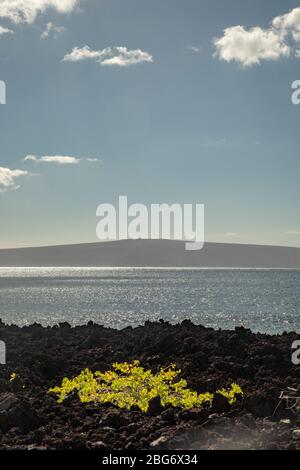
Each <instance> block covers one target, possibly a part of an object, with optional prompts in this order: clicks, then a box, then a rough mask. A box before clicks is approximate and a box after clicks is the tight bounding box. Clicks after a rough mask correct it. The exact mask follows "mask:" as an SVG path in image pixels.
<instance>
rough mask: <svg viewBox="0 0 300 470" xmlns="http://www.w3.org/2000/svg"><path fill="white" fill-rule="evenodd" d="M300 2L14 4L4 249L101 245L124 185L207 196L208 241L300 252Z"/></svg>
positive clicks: (144, 195)
mask: <svg viewBox="0 0 300 470" xmlns="http://www.w3.org/2000/svg"><path fill="white" fill-rule="evenodd" d="M24 4H26V5H27V6H26V7H24ZM38 7H39V8H38ZM297 7H300V2H299V1H288V0H286V1H284V2H283V1H282V0H264V1H261V0H251V1H240V0H81V1H77V0H35V1H34V0H28V1H26V2H25V1H24V0H0V80H3V81H5V82H6V86H7V104H6V105H0V191H1V192H0V218H1V219H0V220H1V231H0V247H14V246H28V245H47V244H60V243H74V242H89V241H95V240H96V232H95V230H96V223H97V219H96V208H97V206H98V204H100V203H104V202H110V203H114V202H116V200H117V198H118V196H119V195H127V196H128V198H129V202H132V203H135V202H142V203H145V204H150V203H160V202H166V203H172V202H180V203H190V202H194V203H196V202H198V203H204V204H205V206H206V240H208V241H225V242H230V243H232V242H236V243H255V244H265V243H266V244H274V245H275V244H279V245H290V246H299V247H300V220H299V200H300V184H299V175H300V132H299V131H300V106H295V105H293V104H292V102H291V84H292V82H293V81H294V80H297V79H300V52H299V50H300V8H299V10H296V8H297ZM238 26H239V27H238ZM253 28H254V29H253ZM225 29H226V31H225V32H224V30H225ZM26 157H27V158H26ZM66 157H68V158H66Z"/></svg>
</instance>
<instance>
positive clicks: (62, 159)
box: [24, 155, 80, 165]
mask: <svg viewBox="0 0 300 470" xmlns="http://www.w3.org/2000/svg"><path fill="white" fill-rule="evenodd" d="M24 161H25V162H28V161H31V162H35V163H56V164H58V165H77V164H78V163H79V162H80V158H76V157H69V156H63V155H55V156H48V155H45V156H43V157H37V156H36V155H27V156H26V157H25V158H24Z"/></svg>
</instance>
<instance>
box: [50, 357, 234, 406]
mask: <svg viewBox="0 0 300 470" xmlns="http://www.w3.org/2000/svg"><path fill="white" fill-rule="evenodd" d="M112 367H113V369H112V370H110V371H107V372H104V373H102V372H95V373H93V372H91V371H90V370H89V369H85V370H83V371H82V372H81V373H80V374H79V375H78V376H77V377H75V378H73V379H68V378H64V379H63V381H62V384H61V386H60V387H55V388H52V389H50V390H49V392H51V393H55V394H56V395H57V397H58V402H59V403H61V402H63V401H64V400H65V398H67V396H68V395H70V393H72V392H74V391H77V393H78V396H79V398H80V400H81V402H82V403H89V402H96V403H111V404H114V405H116V406H118V407H120V408H126V409H130V408H131V407H132V406H137V407H139V408H140V409H141V410H142V411H144V412H147V411H148V407H149V401H150V400H151V399H152V398H155V397H157V396H159V397H160V399H161V403H162V405H163V406H168V405H171V406H174V407H180V408H187V409H188V408H194V407H200V406H202V405H203V404H211V403H212V400H213V398H214V395H213V394H212V393H202V394H198V393H197V392H195V391H192V390H189V389H188V388H187V382H186V380H184V379H180V378H179V375H180V373H181V371H180V370H176V366H175V365H174V364H172V365H171V366H170V367H168V368H166V369H161V370H160V371H159V372H158V373H156V374H153V373H152V371H151V370H145V369H144V368H143V367H141V366H140V363H139V361H134V362H132V363H128V362H123V363H114V364H113V366H112ZM216 393H220V394H221V395H223V396H224V397H225V398H227V399H228V401H229V403H231V404H232V403H234V402H235V401H236V397H237V396H238V395H242V394H243V392H242V390H241V388H240V387H239V385H237V384H232V385H231V389H230V390H225V389H221V390H218V391H217V392H216Z"/></svg>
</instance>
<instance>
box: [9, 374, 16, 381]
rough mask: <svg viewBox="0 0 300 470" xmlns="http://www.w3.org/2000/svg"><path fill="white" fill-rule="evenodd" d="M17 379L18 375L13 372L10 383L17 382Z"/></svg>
mask: <svg viewBox="0 0 300 470" xmlns="http://www.w3.org/2000/svg"><path fill="white" fill-rule="evenodd" d="M16 378H17V374H16V373H15V372H12V373H11V374H10V377H9V381H10V382H13V381H14V380H16Z"/></svg>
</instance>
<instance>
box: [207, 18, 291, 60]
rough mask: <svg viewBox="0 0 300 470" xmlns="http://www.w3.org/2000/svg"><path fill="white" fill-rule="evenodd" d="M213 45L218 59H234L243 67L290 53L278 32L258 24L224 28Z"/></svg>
mask: <svg viewBox="0 0 300 470" xmlns="http://www.w3.org/2000/svg"><path fill="white" fill-rule="evenodd" d="M214 45H215V47H216V53H215V56H217V57H218V58H219V59H221V60H225V61H226V62H231V61H235V62H238V63H240V64H241V65H243V66H245V67H247V66H251V65H256V64H259V63H260V62H261V61H262V60H277V59H279V58H280V57H287V56H288V55H289V53H290V47H289V46H288V45H287V44H286V43H285V42H284V39H283V37H282V36H281V35H280V34H277V33H276V32H275V31H273V30H272V29H268V30H263V29H262V28H260V27H258V26H257V27H254V28H252V29H250V30H246V29H245V28H244V27H243V26H233V27H231V28H226V29H225V30H224V35H223V36H222V37H221V38H219V39H215V40H214Z"/></svg>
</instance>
